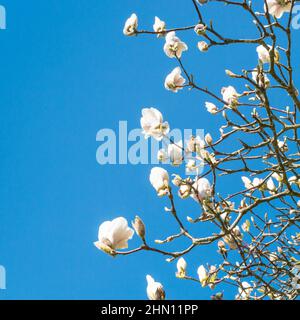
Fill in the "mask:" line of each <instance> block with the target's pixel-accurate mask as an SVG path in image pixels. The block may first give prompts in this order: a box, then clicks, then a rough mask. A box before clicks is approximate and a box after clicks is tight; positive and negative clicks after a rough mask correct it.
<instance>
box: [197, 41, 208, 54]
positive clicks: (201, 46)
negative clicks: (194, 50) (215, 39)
mask: <svg viewBox="0 0 300 320" xmlns="http://www.w3.org/2000/svg"><path fill="white" fill-rule="evenodd" d="M197 46H198V49H199V50H200V51H202V52H206V51H207V50H208V48H209V46H208V44H207V43H206V42H205V41H199V42H198V45H197Z"/></svg>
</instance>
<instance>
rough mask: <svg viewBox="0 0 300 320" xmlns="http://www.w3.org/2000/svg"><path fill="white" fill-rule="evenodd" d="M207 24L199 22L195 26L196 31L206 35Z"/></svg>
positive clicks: (199, 34) (198, 33)
mask: <svg viewBox="0 0 300 320" xmlns="http://www.w3.org/2000/svg"><path fill="white" fill-rule="evenodd" d="M206 28H207V27H206V26H205V25H204V24H202V23H199V24H197V25H196V27H195V28H194V31H195V32H196V33H197V35H198V36H201V35H204V34H205V32H206Z"/></svg>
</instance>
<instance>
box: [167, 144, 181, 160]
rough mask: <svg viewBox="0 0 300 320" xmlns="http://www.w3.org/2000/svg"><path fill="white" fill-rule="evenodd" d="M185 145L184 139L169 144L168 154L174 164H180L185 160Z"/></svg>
mask: <svg viewBox="0 0 300 320" xmlns="http://www.w3.org/2000/svg"><path fill="white" fill-rule="evenodd" d="M182 152H183V145H182V141H181V140H180V141H178V142H177V143H170V144H169V145H168V156H169V159H170V161H171V164H172V165H173V166H178V165H180V164H181V163H182V161H183V155H182Z"/></svg>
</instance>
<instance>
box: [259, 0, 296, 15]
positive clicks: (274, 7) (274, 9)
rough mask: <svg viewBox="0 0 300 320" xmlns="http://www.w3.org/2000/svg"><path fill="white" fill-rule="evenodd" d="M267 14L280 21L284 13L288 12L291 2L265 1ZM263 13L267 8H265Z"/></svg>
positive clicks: (285, 0) (280, 0) (283, 0)
mask: <svg viewBox="0 0 300 320" xmlns="http://www.w3.org/2000/svg"><path fill="white" fill-rule="evenodd" d="M267 6H268V11H269V14H271V15H272V16H274V17H275V18H277V19H280V18H281V17H282V16H283V14H284V13H285V12H290V11H291V8H292V2H291V1H290V0H267ZM265 12H267V8H266V6H265Z"/></svg>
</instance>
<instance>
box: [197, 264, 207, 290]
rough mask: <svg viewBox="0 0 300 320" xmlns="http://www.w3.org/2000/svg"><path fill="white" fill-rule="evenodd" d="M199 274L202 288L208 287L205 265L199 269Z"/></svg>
mask: <svg viewBox="0 0 300 320" xmlns="http://www.w3.org/2000/svg"><path fill="white" fill-rule="evenodd" d="M197 273H198V278H199V281H200V283H201V285H202V287H204V286H205V285H206V281H207V278H208V273H207V271H206V269H205V267H204V266H203V265H201V266H200V267H199V268H198V270H197Z"/></svg>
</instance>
